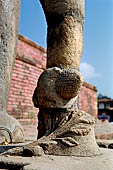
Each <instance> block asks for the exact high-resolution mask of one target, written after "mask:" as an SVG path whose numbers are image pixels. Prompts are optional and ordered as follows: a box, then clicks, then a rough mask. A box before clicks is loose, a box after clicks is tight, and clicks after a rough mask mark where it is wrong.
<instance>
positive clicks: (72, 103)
mask: <svg viewBox="0 0 113 170" xmlns="http://www.w3.org/2000/svg"><path fill="white" fill-rule="evenodd" d="M40 2H41V4H42V7H43V9H44V12H45V16H46V20H47V24H48V34H47V69H46V70H45V71H44V72H43V73H42V74H41V76H40V78H39V80H38V83H37V87H36V89H35V91H34V95H33V102H34V105H35V106H36V107H39V115H38V118H39V124H38V130H39V131H38V141H37V142H34V144H33V145H37V144H38V145H40V146H41V147H42V148H43V150H44V153H45V154H53V155H76V156H93V155H96V154H99V149H98V146H97V144H96V142H95V136H94V123H95V119H94V118H93V117H92V116H91V115H89V114H88V113H85V112H83V111H79V110H78V109H77V96H78V93H79V91H80V88H81V86H82V82H83V78H82V76H81V73H80V60H81V54H82V46H83V24H84V0H63V1H61V0H52V1H51V0H40Z"/></svg>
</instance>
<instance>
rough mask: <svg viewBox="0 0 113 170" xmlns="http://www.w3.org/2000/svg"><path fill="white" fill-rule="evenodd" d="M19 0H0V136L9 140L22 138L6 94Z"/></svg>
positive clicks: (22, 135)
mask: <svg viewBox="0 0 113 170" xmlns="http://www.w3.org/2000/svg"><path fill="white" fill-rule="evenodd" d="M19 11H20V0H16V1H15V0H0V136H3V138H5V140H8V141H9V142H10V135H9V133H8V131H9V132H10V134H12V142H22V141H23V140H24V134H23V129H22V127H21V125H20V124H19V122H18V121H17V120H16V119H14V118H13V117H11V116H10V115H8V113H7V107H8V95H9V89H10V81H11V76H12V67H13V64H14V59H15V55H16V44H17V37H18V36H17V35H18V23H19Z"/></svg>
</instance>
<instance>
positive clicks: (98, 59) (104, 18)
mask: <svg viewBox="0 0 113 170" xmlns="http://www.w3.org/2000/svg"><path fill="white" fill-rule="evenodd" d="M46 30H47V25H46V21H45V16H44V13H43V10H42V8H41V5H40V3H39V0H21V17H20V26H19V33H20V34H22V35H24V36H26V37H28V38H29V39H31V40H33V41H35V42H36V43H38V44H40V45H41V46H43V47H44V48H46V34H47V31H46ZM81 72H82V74H83V76H84V80H85V81H87V82H89V83H91V84H93V85H95V86H96V87H97V89H98V92H99V93H102V94H103V95H107V96H108V97H111V98H113V78H112V76H113V0H86V4H85V25H84V47H83V54H82V61H81Z"/></svg>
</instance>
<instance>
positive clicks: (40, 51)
mask: <svg viewBox="0 0 113 170" xmlns="http://www.w3.org/2000/svg"><path fill="white" fill-rule="evenodd" d="M45 67H46V50H45V49H44V48H42V47H40V46H39V45H37V44H36V43H34V42H32V41H31V40H29V39H27V38H25V37H23V36H20V35H19V38H18V47H17V57H16V60H15V65H14V68H13V75H12V81H11V88H10V94H9V103H8V112H9V114H11V115H13V116H14V117H15V118H17V119H18V120H19V121H20V122H21V123H22V124H29V123H30V124H31V123H32V124H37V112H38V110H37V109H36V108H35V107H34V106H33V103H32V95H33V92H34V89H35V87H36V84H37V80H38V77H39V75H40V74H41V73H42V72H43V70H44V69H45ZM96 92H97V91H96V90H95V87H94V86H92V85H90V84H88V83H86V82H84V85H83V87H82V89H81V92H80V95H79V100H78V101H79V102H78V103H79V104H78V105H79V108H80V109H81V110H85V111H87V112H90V113H91V114H93V115H95V116H96V115H97V98H96Z"/></svg>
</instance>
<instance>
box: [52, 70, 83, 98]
mask: <svg viewBox="0 0 113 170" xmlns="http://www.w3.org/2000/svg"><path fill="white" fill-rule="evenodd" d="M82 82H83V80H82V76H81V75H80V72H77V70H75V69H65V70H63V72H62V73H61V74H60V75H59V77H58V78H57V80H56V82H55V89H56V92H57V94H58V95H59V96H60V97H61V98H63V99H65V100H69V99H72V98H74V97H76V96H77V95H78V92H79V90H80V88H81V85H82Z"/></svg>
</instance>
